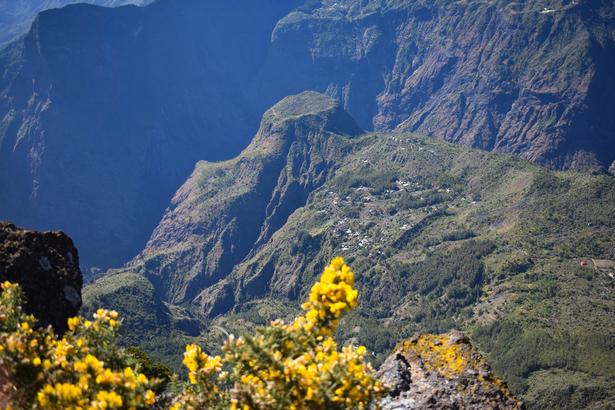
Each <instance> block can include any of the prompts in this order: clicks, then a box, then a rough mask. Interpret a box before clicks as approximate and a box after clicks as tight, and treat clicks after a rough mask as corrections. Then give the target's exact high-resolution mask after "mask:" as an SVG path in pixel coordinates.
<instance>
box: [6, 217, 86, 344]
mask: <svg viewBox="0 0 615 410" xmlns="http://www.w3.org/2000/svg"><path fill="white" fill-rule="evenodd" d="M5 280H8V281H11V282H14V283H19V284H20V285H21V287H22V289H23V291H24V294H25V296H26V304H25V309H26V311H27V312H28V313H31V314H33V315H34V316H35V317H36V318H37V319H38V320H39V322H40V323H41V325H43V326H45V325H52V326H53V328H54V329H55V330H56V331H57V332H60V333H62V332H64V331H65V330H66V329H67V324H66V320H67V319H68V318H69V317H73V316H76V315H77V313H78V312H79V308H80V307H81V286H82V284H83V279H82V276H81V271H80V270H79V256H78V253H77V249H76V248H75V246H74V245H73V242H72V240H71V239H70V238H69V237H68V236H66V235H65V234H64V233H62V232H33V231H27V230H24V229H20V228H17V227H16V226H15V225H12V224H9V223H5V222H0V281H5Z"/></svg>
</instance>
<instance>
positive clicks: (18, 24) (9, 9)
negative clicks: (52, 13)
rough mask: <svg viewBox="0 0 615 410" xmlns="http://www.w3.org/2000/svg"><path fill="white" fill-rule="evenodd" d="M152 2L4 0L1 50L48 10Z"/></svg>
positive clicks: (0, 9)
mask: <svg viewBox="0 0 615 410" xmlns="http://www.w3.org/2000/svg"><path fill="white" fill-rule="evenodd" d="M150 2H151V0H3V1H0V48H1V47H4V46H5V45H6V44H8V43H10V42H11V41H14V40H16V39H17V38H18V37H20V36H22V35H23V34H25V33H26V32H27V31H28V29H29V28H30V24H32V21H33V20H34V18H35V17H36V15H37V14H38V13H39V12H41V11H43V10H48V9H55V8H59V7H64V6H66V5H68V4H73V3H90V4H97V5H99V6H105V7H117V6H123V5H126V4H135V5H140V6H142V5H145V4H147V3H150Z"/></svg>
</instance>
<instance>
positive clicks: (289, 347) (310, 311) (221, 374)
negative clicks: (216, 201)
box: [0, 258, 384, 410]
mask: <svg viewBox="0 0 615 410" xmlns="http://www.w3.org/2000/svg"><path fill="white" fill-rule="evenodd" d="M2 289H3V293H2V296H1V297H0V367H2V368H7V369H9V370H10V379H11V382H12V383H14V386H15V389H14V391H15V392H16V395H15V396H14V397H12V398H11V401H12V402H13V403H15V404H16V406H15V407H17V408H39V409H58V410H59V409H75V410H76V409H80V410H102V409H145V408H150V407H151V406H152V405H153V404H154V403H155V402H156V396H155V394H154V392H153V390H152V388H153V386H154V385H155V382H154V381H151V380H148V378H147V377H146V376H145V375H143V374H139V373H137V372H135V370H134V369H133V368H132V367H130V366H126V361H125V360H122V358H121V356H122V354H121V352H122V350H121V349H118V348H117V347H115V344H114V342H115V337H116V336H117V329H118V327H119V325H120V320H119V318H118V314H117V313H116V312H113V311H108V310H104V309H99V310H98V311H97V312H96V313H95V314H94V317H93V320H84V319H83V318H80V317H75V318H71V319H69V320H68V329H69V330H68V332H67V333H66V334H65V335H64V336H63V337H62V338H58V337H57V336H56V335H55V334H54V333H53V332H52V331H51V329H50V328H47V329H37V328H36V326H35V325H36V322H35V319H34V318H33V317H32V316H28V315H25V314H23V312H22V311H21V290H20V289H19V287H18V286H16V285H13V284H10V283H8V282H5V283H4V284H2ZM357 297H358V293H357V291H356V290H355V289H354V274H353V272H352V270H351V269H350V268H349V267H348V266H347V265H346V264H345V263H344V261H343V259H342V258H336V259H334V260H333V261H332V262H331V264H330V265H329V266H327V267H326V268H325V270H324V272H323V274H322V275H321V277H320V280H319V281H318V282H317V283H316V284H315V285H314V286H313V287H312V289H311V291H310V294H309V300H308V301H307V302H306V303H304V304H303V305H302V308H303V310H304V314H303V315H301V316H299V317H298V318H296V319H295V320H294V321H293V322H292V323H290V324H285V323H283V322H281V321H275V322H273V323H272V324H271V325H270V326H267V327H264V328H261V329H259V330H258V332H257V334H256V335H255V336H248V335H245V336H242V337H240V338H235V337H234V336H230V337H229V339H228V340H227V341H226V343H225V344H224V347H223V351H224V355H223V356H209V355H208V354H206V353H205V352H204V351H203V349H202V348H201V347H200V346H198V345H196V344H190V345H188V346H186V351H185V353H184V358H183V364H184V365H185V366H186V368H187V369H188V379H189V381H190V384H189V385H186V387H185V389H184V391H183V392H182V393H180V394H179V395H178V396H177V397H175V398H174V399H173V404H172V406H171V410H183V409H186V410H192V409H194V410H196V409H204V408H208V409H223V408H224V409H231V410H238V409H241V410H250V409H294V410H303V409H305V410H308V409H310V410H314V409H323V410H324V409H332V410H336V409H340V410H341V409H366V408H368V406H369V405H370V403H372V402H374V401H375V400H377V399H378V398H379V397H381V395H382V394H383V393H384V389H383V386H382V385H381V384H380V383H379V382H378V381H377V380H376V379H375V377H374V371H373V369H372V367H371V365H370V364H369V363H367V362H366V361H365V354H366V349H365V347H363V346H360V347H353V346H344V347H343V348H342V349H341V351H340V350H339V349H338V346H337V343H336V342H335V341H334V339H333V337H332V335H333V333H334V332H335V330H336V327H337V325H338V323H339V320H340V318H341V315H342V314H343V313H345V312H348V311H350V310H351V309H353V308H355V307H356V306H357Z"/></svg>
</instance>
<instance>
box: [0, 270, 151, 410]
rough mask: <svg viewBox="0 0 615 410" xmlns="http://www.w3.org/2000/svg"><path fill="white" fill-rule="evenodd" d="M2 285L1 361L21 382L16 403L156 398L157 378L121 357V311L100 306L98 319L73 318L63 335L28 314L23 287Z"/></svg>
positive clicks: (126, 402) (116, 404)
mask: <svg viewBox="0 0 615 410" xmlns="http://www.w3.org/2000/svg"><path fill="white" fill-rule="evenodd" d="M2 290H3V292H2V295H1V297H0V346H2V349H0V366H2V367H4V368H7V369H9V372H10V375H11V381H12V383H14V385H15V389H14V391H15V393H14V395H13V397H11V398H10V399H11V400H10V401H11V402H12V403H14V404H15V407H17V408H31V407H33V408H39V409H82V410H86V409H88V410H99V409H145V408H149V407H150V406H151V405H153V404H154V403H155V401H156V396H155V394H154V392H153V391H152V390H151V389H152V386H153V385H154V383H153V382H151V381H150V380H148V378H147V377H146V376H145V375H143V374H139V373H136V372H135V371H134V370H133V369H132V368H131V367H126V366H123V363H122V361H121V360H119V357H120V356H121V352H120V351H119V349H117V348H116V347H115V344H114V343H113V342H114V339H115V337H116V332H117V329H118V327H119V319H118V314H117V312H114V311H108V310H105V309H99V310H98V311H97V312H96V313H95V314H94V318H93V320H92V321H90V320H83V319H81V318H78V317H75V318H71V319H69V320H68V328H69V330H68V332H66V334H65V335H64V336H63V337H62V338H58V337H57V336H56V335H55V334H54V333H53V332H52V331H51V329H50V328H47V329H36V321H35V319H34V317H32V316H31V315H25V314H23V312H22V310H21V299H22V297H21V290H20V288H19V286H17V285H14V284H11V283H8V282H5V283H3V284H2Z"/></svg>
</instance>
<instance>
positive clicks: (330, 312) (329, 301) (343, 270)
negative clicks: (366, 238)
mask: <svg viewBox="0 0 615 410" xmlns="http://www.w3.org/2000/svg"><path fill="white" fill-rule="evenodd" d="M357 298H358V292H357V291H356V289H354V273H353V272H352V270H350V268H349V267H348V266H347V265H346V264H345V263H344V260H343V259H342V258H340V257H338V258H335V259H333V261H331V264H330V265H329V266H327V267H326V268H325V270H324V272H323V273H322V276H321V277H320V281H318V282H317V283H316V284H314V286H312V289H311V291H310V297H309V300H308V301H307V302H306V303H304V304H303V305H302V308H303V310H305V311H306V314H305V316H300V317H298V318H297V319H295V322H294V323H293V325H291V327H290V328H289V329H290V330H299V329H305V330H307V331H308V332H311V331H312V330H314V331H316V332H317V333H318V334H319V335H321V336H330V335H331V334H332V333H333V331H334V330H335V329H336V328H337V325H338V322H339V318H340V316H341V315H342V313H344V312H345V311H348V310H352V309H354V308H355V307H356V306H357Z"/></svg>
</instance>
